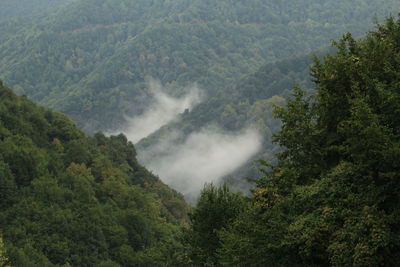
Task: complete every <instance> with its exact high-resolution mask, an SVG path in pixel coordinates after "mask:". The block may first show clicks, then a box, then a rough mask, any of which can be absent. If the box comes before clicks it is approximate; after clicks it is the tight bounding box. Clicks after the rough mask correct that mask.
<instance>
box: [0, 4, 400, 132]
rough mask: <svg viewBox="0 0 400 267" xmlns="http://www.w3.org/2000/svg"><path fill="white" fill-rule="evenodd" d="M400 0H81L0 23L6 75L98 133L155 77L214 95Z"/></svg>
mask: <svg viewBox="0 0 400 267" xmlns="http://www.w3.org/2000/svg"><path fill="white" fill-rule="evenodd" d="M399 10H400V4H399V3H398V1H395V0H391V1H371V0H362V1H350V2H349V1H333V0H329V1H319V2H313V4H311V5H310V3H309V2H308V1H304V0H292V1H291V2H290V3H285V4H282V2H281V1H278V0H276V1H275V0H274V1H260V0H251V1H243V0H236V1H231V0H229V1H228V0H224V1H204V0H190V1H166V0H154V1H144V0H102V1H94V0H77V1H73V2H72V3H70V4H68V5H67V6H65V7H63V8H61V9H59V10H57V11H53V10H52V11H49V12H48V13H47V14H46V15H42V16H41V17H40V18H36V19H34V20H33V21H31V22H30V23H25V22H23V21H21V23H20V24H18V23H11V24H10V23H8V22H3V23H2V24H0V33H1V37H0V40H1V44H0V66H1V67H0V73H2V77H1V78H2V79H3V80H4V82H5V83H6V84H7V85H9V86H11V87H13V88H14V89H15V90H16V91H17V92H18V93H20V94H26V95H28V96H30V97H32V98H33V99H34V100H35V101H38V102H40V103H41V104H44V105H46V106H49V107H53V108H56V109H58V110H60V111H63V112H65V113H67V114H68V115H70V116H72V118H73V119H74V120H75V121H76V122H77V123H78V125H79V126H81V127H83V129H84V130H85V131H87V132H89V133H93V132H95V131H97V130H114V129H116V128H117V127H118V126H121V124H123V123H124V122H125V119H124V117H123V115H128V116H134V115H137V114H140V113H142V112H143V111H144V109H145V108H146V106H147V105H148V103H149V101H151V97H150V92H149V89H148V84H147V79H148V77H154V78H156V79H159V80H160V81H161V83H162V84H163V85H165V86H166V87H167V88H168V91H169V93H171V94H172V95H174V96H179V95H183V94H184V93H185V90H186V89H185V86H187V85H189V84H191V83H193V82H196V83H197V84H198V85H199V87H200V88H203V89H204V90H205V91H206V93H207V95H208V96H209V97H210V98H211V97H214V96H218V95H219V94H220V92H221V91H223V90H225V91H223V92H225V93H223V95H224V96H226V95H229V94H230V93H231V91H230V89H232V85H233V84H235V83H236V82H237V81H238V79H239V78H241V77H243V76H244V75H246V74H250V73H252V72H255V71H256V70H257V69H258V68H259V67H261V66H262V65H263V64H265V62H269V63H272V62H273V61H275V60H278V59H283V58H287V57H291V56H294V55H298V54H304V53H309V52H311V51H313V50H315V49H317V48H319V47H321V46H323V45H326V43H327V42H328V41H329V40H330V39H332V38H337V37H339V36H340V34H341V33H342V32H344V31H351V32H353V33H354V34H355V35H356V36H357V35H361V34H363V33H364V32H365V31H366V30H367V29H368V27H369V26H370V25H371V24H372V20H373V19H372V14H376V16H377V18H382V17H383V16H385V15H387V14H389V13H396V12H398V11H399Z"/></svg>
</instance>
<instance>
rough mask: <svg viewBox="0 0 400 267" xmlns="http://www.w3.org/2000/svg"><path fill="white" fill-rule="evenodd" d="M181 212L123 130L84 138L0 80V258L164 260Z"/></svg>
mask: <svg viewBox="0 0 400 267" xmlns="http://www.w3.org/2000/svg"><path fill="white" fill-rule="evenodd" d="M187 212H188V208H187V205H186V203H185V201H184V200H183V198H182V196H181V195H180V194H178V193H177V192H175V191H173V190H171V189H170V188H168V187H167V186H166V185H165V184H163V183H162V182H161V181H159V179H158V178H157V177H155V176H153V175H152V174H151V173H149V172H148V171H147V170H146V169H145V168H144V167H142V166H141V165H139V164H138V163H137V161H136V152H135V149H134V147H133V145H132V144H131V143H130V142H128V141H127V139H126V137H125V136H123V135H119V136H111V137H105V136H104V135H103V134H101V133H98V134H95V135H94V136H93V137H86V136H85V135H84V134H83V133H82V132H81V131H80V130H79V129H78V128H76V127H75V125H74V123H73V122H72V121H71V120H70V119H69V118H68V117H66V116H65V115H63V114H61V113H58V112H53V111H51V110H49V109H47V108H42V107H39V106H37V105H35V104H34V103H33V102H31V101H30V100H28V99H27V98H26V97H25V96H16V95H15V94H14V93H13V92H12V91H11V90H10V89H8V88H6V87H4V86H3V85H2V84H1V83H0V263H2V264H3V263H4V262H2V261H3V260H4V257H3V256H4V255H3V252H4V251H2V250H5V251H6V256H7V258H8V260H10V261H11V265H12V266H164V265H163V264H164V263H165V262H166V261H167V258H168V257H172V255H169V254H168V252H166V251H167V249H168V247H169V246H170V245H172V244H174V243H175V242H176V240H175V235H176V233H177V231H178V229H179V228H180V227H181V226H182V225H185V224H187ZM2 240H3V241H4V247H3V246H2V245H3V244H2V242H1V241H2Z"/></svg>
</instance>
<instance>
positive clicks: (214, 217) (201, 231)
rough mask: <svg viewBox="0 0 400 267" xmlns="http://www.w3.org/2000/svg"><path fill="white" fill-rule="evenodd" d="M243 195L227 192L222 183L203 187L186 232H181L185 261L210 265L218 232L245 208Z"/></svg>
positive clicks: (214, 256) (228, 190)
mask: <svg viewBox="0 0 400 267" xmlns="http://www.w3.org/2000/svg"><path fill="white" fill-rule="evenodd" d="M246 207H247V202H246V199H245V197H244V196H243V195H241V194H240V193H234V192H232V191H230V189H229V188H228V186H227V185H226V184H224V185H222V186H219V187H216V186H214V185H213V184H208V185H205V187H204V189H203V190H202V191H201V194H200V197H199V199H198V201H197V205H196V208H195V209H194V210H193V212H192V213H191V215H190V230H188V231H187V232H186V233H185V238H184V240H185V241H184V245H186V246H187V248H186V250H187V253H188V258H189V262H190V263H191V264H192V265H195V266H214V265H215V264H217V262H218V258H217V250H218V249H219V248H220V247H221V244H220V237H219V232H220V231H223V230H224V229H225V228H227V227H229V226H230V224H231V223H232V222H233V221H234V220H235V219H236V218H237V217H238V216H239V215H240V214H241V213H242V212H243V211H244V210H245V209H246Z"/></svg>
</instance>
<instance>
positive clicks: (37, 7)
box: [0, 0, 72, 20]
mask: <svg viewBox="0 0 400 267" xmlns="http://www.w3.org/2000/svg"><path fill="white" fill-rule="evenodd" d="M70 1H72V0H2V1H1V9H0V20H7V19H10V18H15V17H24V16H32V15H37V14H39V13H41V12H43V11H45V10H47V9H50V8H56V7H59V6H61V5H63V4H65V3H68V2H70Z"/></svg>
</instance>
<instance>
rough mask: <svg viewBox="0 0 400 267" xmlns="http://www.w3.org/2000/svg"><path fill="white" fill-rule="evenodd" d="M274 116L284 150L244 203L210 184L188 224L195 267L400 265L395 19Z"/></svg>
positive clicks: (341, 46)
mask: <svg viewBox="0 0 400 267" xmlns="http://www.w3.org/2000/svg"><path fill="white" fill-rule="evenodd" d="M335 46H336V47H337V52H336V53H333V54H328V55H326V56H325V57H324V60H323V61H320V60H316V61H315V63H314V65H313V67H312V78H313V81H314V83H315V90H314V91H313V92H312V95H311V96H310V95H307V94H306V92H305V91H303V90H301V89H296V90H295V91H294V93H293V95H292V97H291V98H290V99H289V100H288V101H287V105H286V107H278V108H277V109H276V114H277V115H278V117H279V118H280V119H281V120H282V128H281V130H280V131H279V132H278V133H277V134H276V136H275V140H276V142H277V143H278V144H279V145H280V146H282V147H283V148H284V150H283V151H281V153H278V154H277V157H276V162H275V163H272V162H270V163H268V164H265V165H264V167H265V170H264V172H263V177H262V178H261V179H259V180H258V182H257V186H256V188H255V189H254V190H253V191H252V198H251V199H246V198H244V197H242V196H240V195H239V194H237V193H232V192H230V191H229V189H228V188H227V187H226V186H222V187H220V188H217V187H215V186H213V185H208V186H206V187H205V188H204V190H203V191H202V194H201V197H200V199H199V201H198V204H197V207H196V209H195V210H194V211H193V212H192V215H191V229H190V230H189V231H187V233H186V239H185V240H186V244H187V247H186V250H185V251H186V253H187V254H186V255H188V258H190V259H191V260H192V262H193V263H194V264H193V266H274V267H284V266H298V267H301V266H307V267H309V266H312V267H320V266H321V267H322V266H324V267H325V266H335V267H342V266H352V267H376V266H385V267H396V266H399V264H400V239H399V236H400V214H399V211H400V182H399V179H398V178H399V175H400V164H399V157H400V131H399V129H400V90H399V89H400V54H399V51H400V20H399V19H397V20H396V19H393V18H389V19H388V20H387V21H386V22H385V23H384V24H382V25H378V26H377V28H376V29H375V30H374V31H372V32H370V33H369V34H368V35H367V36H366V37H365V38H363V39H362V40H356V39H354V38H353V37H352V36H351V35H350V34H346V35H345V36H344V37H343V38H342V39H341V40H340V41H337V42H336V44H335Z"/></svg>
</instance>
